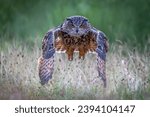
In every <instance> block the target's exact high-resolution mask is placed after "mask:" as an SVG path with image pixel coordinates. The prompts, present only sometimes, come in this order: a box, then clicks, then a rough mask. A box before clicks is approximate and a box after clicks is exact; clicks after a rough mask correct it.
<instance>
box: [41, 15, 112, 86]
mask: <svg viewBox="0 0 150 117" xmlns="http://www.w3.org/2000/svg"><path fill="white" fill-rule="evenodd" d="M108 46H109V45H108V41H107V38H106V36H105V34H104V33H103V32H102V31H100V30H98V29H96V28H94V27H93V26H92V25H91V24H90V22H89V21H88V19H87V18H85V17H83V16H71V17H67V18H66V19H65V20H64V22H63V23H62V24H61V25H59V26H58V27H56V28H54V29H51V30H49V31H48V32H47V33H46V35H45V37H44V38H43V42H42V55H41V57H40V58H39V62H38V66H39V67H38V70H39V77H40V83H41V84H42V85H44V84H46V83H48V81H49V80H50V79H51V78H52V75H53V71H54V54H55V52H56V51H65V53H66V54H67V57H68V60H69V61H72V60H73V54H74V51H78V52H79V59H84V57H85V55H86V53H87V52H89V51H92V52H95V53H96V56H97V60H96V61H93V62H97V71H98V75H99V77H100V78H101V79H102V81H103V84H104V87H106V73H105V69H106V68H105V64H106V53H107V51H108Z"/></svg>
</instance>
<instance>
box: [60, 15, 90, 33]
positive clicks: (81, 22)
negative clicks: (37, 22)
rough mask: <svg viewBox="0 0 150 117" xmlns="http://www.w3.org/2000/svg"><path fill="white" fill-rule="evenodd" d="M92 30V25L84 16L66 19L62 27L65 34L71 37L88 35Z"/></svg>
mask: <svg viewBox="0 0 150 117" xmlns="http://www.w3.org/2000/svg"><path fill="white" fill-rule="evenodd" d="M90 29H91V25H90V23H89V21H88V20H87V18H85V17H83V16H71V17H68V18H66V19H65V21H64V23H63V24H62V26H61V30H62V31H63V32H66V33H68V34H69V35H70V36H81V35H84V34H87V33H88V32H89V31H90Z"/></svg>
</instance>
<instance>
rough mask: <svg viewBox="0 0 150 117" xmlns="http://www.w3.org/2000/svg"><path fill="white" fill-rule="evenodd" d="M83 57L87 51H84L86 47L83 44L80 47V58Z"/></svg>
mask: <svg viewBox="0 0 150 117" xmlns="http://www.w3.org/2000/svg"><path fill="white" fill-rule="evenodd" d="M81 58H82V59H83V60H84V58H85V51H84V47H83V46H80V47H79V59H81Z"/></svg>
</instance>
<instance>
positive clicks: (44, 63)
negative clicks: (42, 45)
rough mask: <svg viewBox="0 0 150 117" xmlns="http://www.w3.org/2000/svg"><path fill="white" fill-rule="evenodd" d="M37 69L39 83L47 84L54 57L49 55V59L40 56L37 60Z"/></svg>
mask: <svg viewBox="0 0 150 117" xmlns="http://www.w3.org/2000/svg"><path fill="white" fill-rule="evenodd" d="M38 70H39V77H40V83H41V84H42V85H45V84H47V83H48V81H49V80H50V79H51V78H52V74H53V71H54V57H51V58H49V59H44V58H43V57H40V58H39V60H38Z"/></svg>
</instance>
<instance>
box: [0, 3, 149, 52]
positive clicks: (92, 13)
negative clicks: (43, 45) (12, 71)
mask: <svg viewBox="0 0 150 117" xmlns="http://www.w3.org/2000/svg"><path fill="white" fill-rule="evenodd" d="M72 15H83V16H85V17H87V18H88V19H89V21H90V22H91V24H92V25H93V26H94V27H96V28H97V29H100V30H102V31H103V32H105V34H106V35H107V37H108V38H109V41H110V43H112V42H115V41H116V40H119V41H121V42H126V43H127V44H128V45H129V46H131V47H137V48H138V49H143V48H144V45H145V44H150V39H149V38H150V0H124V1H122V0H31V1H28V0H0V39H1V40H2V43H3V42H6V41H7V42H8V41H9V42H11V41H13V40H17V41H24V43H30V44H32V43H33V42H34V39H35V37H39V40H40V42H41V39H42V37H43V36H44V35H45V33H46V32H47V31H48V30H49V29H50V28H53V27H55V26H58V25H60V24H61V23H62V22H63V21H64V19H65V18H66V17H68V16H72Z"/></svg>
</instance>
